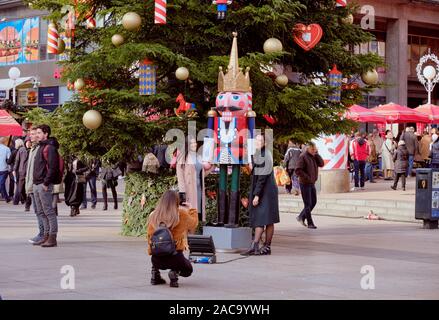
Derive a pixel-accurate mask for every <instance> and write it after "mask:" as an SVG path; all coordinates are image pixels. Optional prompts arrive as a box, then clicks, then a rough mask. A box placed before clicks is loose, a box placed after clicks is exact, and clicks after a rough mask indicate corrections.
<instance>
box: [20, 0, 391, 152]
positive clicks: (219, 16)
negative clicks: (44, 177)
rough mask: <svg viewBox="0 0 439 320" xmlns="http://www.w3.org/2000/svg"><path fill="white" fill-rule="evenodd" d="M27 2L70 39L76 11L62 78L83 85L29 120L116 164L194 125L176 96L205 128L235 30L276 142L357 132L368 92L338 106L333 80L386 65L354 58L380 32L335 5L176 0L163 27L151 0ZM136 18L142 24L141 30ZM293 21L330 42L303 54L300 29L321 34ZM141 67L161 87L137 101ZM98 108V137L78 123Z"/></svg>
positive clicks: (70, 148)
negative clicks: (69, 23)
mask: <svg viewBox="0 0 439 320" xmlns="http://www.w3.org/2000/svg"><path fill="white" fill-rule="evenodd" d="M28 2H29V4H30V5H31V6H32V7H33V8H35V9H43V10H47V11H48V12H50V15H49V16H48V17H47V19H49V20H51V21H54V22H56V23H57V30H58V32H60V33H61V32H66V31H67V34H68V35H72V33H73V32H71V31H72V30H69V28H68V27H67V28H66V23H65V22H64V21H66V16H67V15H68V10H66V6H67V5H70V6H71V8H70V9H69V10H72V8H74V10H75V13H74V15H75V17H76V23H75V29H74V34H73V36H74V37H73V39H72V48H71V49H70V50H67V54H68V56H69V58H68V60H66V61H63V62H60V64H61V65H62V66H63V75H62V76H63V79H64V80H65V81H68V82H70V83H75V82H76V81H77V80H78V79H81V80H83V81H84V83H85V86H83V84H81V83H80V82H79V84H80V85H77V86H79V87H83V88H81V91H80V92H79V93H77V94H76V95H75V97H74V100H73V101H72V102H71V103H67V104H65V105H64V106H62V107H60V108H58V109H57V111H56V112H55V113H53V114H51V115H45V116H42V115H41V113H39V112H37V111H33V112H31V113H30V114H29V115H28V117H29V118H31V120H33V121H36V122H41V121H45V122H49V123H50V124H51V125H52V126H53V127H54V128H53V131H54V134H55V135H56V136H57V137H58V139H59V140H60V143H61V145H62V147H63V150H64V152H66V153H74V154H78V155H88V156H100V157H103V158H106V159H109V160H119V159H121V158H127V157H135V156H136V154H137V153H139V154H140V153H142V152H144V148H145V147H148V146H151V145H153V144H155V143H157V142H158V141H160V140H161V139H162V137H163V135H164V134H165V132H166V131H167V130H168V129H170V128H185V126H186V125H187V118H186V117H185V116H182V117H176V116H175V113H174V109H175V108H177V107H178V106H179V104H178V103H177V102H176V98H177V97H178V95H179V94H180V93H181V94H183V98H184V99H185V100H186V101H187V102H190V103H194V104H195V106H196V109H197V113H198V116H197V117H196V118H194V119H196V121H197V128H198V129H202V128H205V127H206V115H207V112H208V110H209V109H210V108H211V107H214V104H215V96H216V94H217V80H218V68H219V66H227V63H228V59H229V57H228V55H229V53H230V47H231V43H232V38H233V37H232V32H237V33H238V42H239V57H240V61H239V64H240V66H241V67H243V68H246V67H250V78H251V86H252V91H253V109H254V111H255V112H256V113H257V122H256V124H257V125H256V126H257V127H258V128H261V127H270V128H273V129H274V135H275V138H276V139H277V141H285V140H286V139H289V138H292V139H294V140H296V141H298V142H305V141H307V140H309V139H312V138H314V137H315V136H317V135H319V134H320V133H328V134H329V133H337V132H346V131H348V130H350V128H351V127H352V123H350V122H348V121H340V115H341V114H343V112H344V110H345V108H346V106H349V105H351V104H352V103H358V102H359V101H361V100H362V93H364V91H365V90H371V89H372V88H371V87H368V88H366V89H361V88H357V89H355V90H344V91H342V93H341V101H340V102H338V101H328V96H330V95H332V94H333V90H334V88H333V87H330V86H329V82H328V81H327V79H326V75H327V73H328V71H329V70H330V69H332V67H333V65H334V64H336V65H337V68H338V70H340V71H341V72H342V73H343V77H346V78H350V77H351V76H354V75H361V74H362V73H364V72H366V71H368V70H372V69H374V68H376V67H377V66H379V65H382V63H383V62H382V60H381V59H380V58H379V57H378V56H377V55H374V54H366V55H354V54H353V52H352V51H350V50H349V46H353V45H357V44H361V43H366V42H369V41H370V40H372V39H373V36H372V35H371V34H370V33H368V32H366V31H364V30H362V29H361V28H360V27H359V26H358V25H354V24H351V23H350V22H349V15H350V14H352V13H354V12H355V10H356V7H355V6H354V5H348V6H347V7H336V1H335V0H300V1H299V0H256V1H255V0H241V1H236V0H235V1H233V2H231V3H230V2H229V3H228V4H225V5H220V1H218V3H216V4H213V3H212V1H210V0H169V1H168V3H167V5H165V6H166V23H163V21H155V20H157V19H159V20H160V19H161V18H163V17H162V15H163V12H160V11H157V12H156V15H155V10H160V8H158V9H156V8H155V2H156V1H153V0H124V1H119V0H100V1H93V0H89V1H87V0H83V1H80V0H78V1H73V0H70V1H69V0H34V1H28ZM159 2H163V1H159ZM225 8H226V9H227V11H226V12H224V9H225ZM217 10H220V12H217ZM127 13H130V14H128V15H126V14H127ZM132 13H135V14H132ZM136 14H137V15H138V16H140V18H141V21H140V23H141V25H140V27H139V28H137V24H138V23H139V21H137V20H138V16H137V15H136ZM96 17H98V18H99V17H105V22H104V25H103V26H101V27H94V26H93V23H92V21H90V19H96ZM156 22H157V23H156ZM90 23H91V26H90ZM297 24H303V25H305V26H307V25H310V24H318V25H320V27H321V30H322V31H323V36H322V38H321V39H320V41H317V43H316V45H315V46H314V47H313V48H312V49H310V50H308V51H306V50H304V49H303V48H302V47H300V46H299V45H298V43H297V42H296V41H294V39H293V34H295V35H296V36H298V37H299V38H300V37H301V36H302V39H305V40H307V41H308V40H310V41H311V42H312V41H314V40H316V39H306V37H315V36H316V35H315V34H313V33H311V34H308V35H305V36H303V34H302V35H301V34H300V30H299V29H297ZM66 29H67V30H66ZM269 38H276V39H278V40H280V42H281V44H282V48H281V49H280V48H279V47H278V48H276V46H278V45H279V42H277V41H274V42H273V41H271V43H267V44H266V46H267V47H266V49H265V52H264V49H263V48H264V43H265V42H266V40H267V39H269ZM317 40H318V39H317ZM270 44H271V46H269V45H270ZM273 44H274V46H273ZM279 49H280V50H279ZM145 60H147V62H148V63H149V64H148V63H147V64H145V63H143V62H144V61H145ZM145 67H148V68H149V69H148V70H149V71H148V72H153V73H155V78H156V79H155V87H154V86H153V87H152V88H151V87H150V86H146V87H141V88H140V91H144V92H142V93H143V94H145V95H143V94H142V95H141V94H139V75H140V76H141V75H142V72H145V71H144V70H145V69H144V68H145ZM179 67H185V68H187V70H188V71H189V77H188V78H187V80H179V79H177V78H176V74H175V72H176V70H177V68H179ZM142 68H143V69H142ZM282 69H283V70H286V71H284V72H287V71H288V73H291V72H295V73H297V74H298V75H300V77H299V78H298V79H297V81H291V80H290V81H288V83H286V81H285V77H283V78H282V76H281V77H278V76H279V75H280V74H281V73H282ZM279 70H280V71H279ZM185 73H186V70H185V69H180V70H179V73H178V77H180V78H181V79H185V78H186V76H187V74H185ZM321 78H323V80H322V83H321V84H319V83H318V82H317V81H318V80H319V79H321ZM77 83H78V82H77ZM77 89H78V88H77ZM329 100H331V99H329ZM91 109H93V110H96V111H98V112H99V113H100V114H101V115H102V118H103V121H102V125H100V127H99V128H97V129H94V130H90V129H87V128H86V127H85V126H84V125H83V121H82V118H83V115H84V113H85V112H86V111H87V110H91Z"/></svg>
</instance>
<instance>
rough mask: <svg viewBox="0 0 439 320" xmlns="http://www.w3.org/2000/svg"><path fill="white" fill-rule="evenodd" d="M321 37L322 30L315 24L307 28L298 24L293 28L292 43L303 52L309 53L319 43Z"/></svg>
mask: <svg viewBox="0 0 439 320" xmlns="http://www.w3.org/2000/svg"><path fill="white" fill-rule="evenodd" d="M322 36H323V29H322V27H321V26H320V25H319V24H317V23H313V24H310V25H308V26H306V25H304V24H302V23H298V24H296V25H295V26H294V30H293V38H294V41H295V42H296V43H297V44H298V45H299V46H301V47H302V48H303V49H304V50H305V51H309V50H311V49H312V48H314V47H315V46H316V45H317V44H318V43H319V42H320V40H321V39H322Z"/></svg>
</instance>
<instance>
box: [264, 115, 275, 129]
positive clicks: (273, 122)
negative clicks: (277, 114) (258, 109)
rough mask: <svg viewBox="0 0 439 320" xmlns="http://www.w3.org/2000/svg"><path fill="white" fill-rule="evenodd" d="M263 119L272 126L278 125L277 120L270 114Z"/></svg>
mask: <svg viewBox="0 0 439 320" xmlns="http://www.w3.org/2000/svg"><path fill="white" fill-rule="evenodd" d="M263 117H264V119H265V120H267V122H268V123H269V124H271V125H272V126H274V125H275V124H276V123H277V120H276V119H275V118H273V117H272V116H269V115H268V114H264V115H263Z"/></svg>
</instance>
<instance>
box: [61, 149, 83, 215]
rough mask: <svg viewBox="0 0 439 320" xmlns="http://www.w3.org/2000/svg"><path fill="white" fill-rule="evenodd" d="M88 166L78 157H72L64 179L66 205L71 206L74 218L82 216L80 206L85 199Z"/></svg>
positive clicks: (71, 213)
mask: <svg viewBox="0 0 439 320" xmlns="http://www.w3.org/2000/svg"><path fill="white" fill-rule="evenodd" d="M87 170H88V168H87V166H85V164H84V163H83V162H82V161H81V160H79V159H78V158H77V157H76V156H72V157H71V159H70V161H69V163H68V168H67V173H66V176H65V178H64V185H65V188H64V200H65V203H66V205H68V206H70V216H71V217H74V216H77V215H78V214H80V211H79V206H80V205H81V203H82V200H83V197H84V185H85V181H86V180H85V172H86V171H87Z"/></svg>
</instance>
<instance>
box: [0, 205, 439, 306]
mask: <svg viewBox="0 0 439 320" xmlns="http://www.w3.org/2000/svg"><path fill="white" fill-rule="evenodd" d="M60 208H61V210H60V212H61V213H60V214H61V216H60V219H59V230H60V233H59V246H58V247H57V248H41V247H35V246H32V245H30V244H29V243H27V239H28V238H30V237H31V236H34V234H35V233H36V231H37V227H36V218H35V216H34V214H33V213H24V212H23V207H22V206H12V205H6V204H5V203H4V202H2V203H1V204H0V243H1V246H0V257H1V259H0V295H1V296H2V298H3V299H438V298H439V277H438V274H437V272H438V270H439V230H423V229H421V225H420V224H414V223H397V222H387V221H367V220H363V219H348V218H334V217H323V216H316V218H315V221H316V224H317V226H318V227H319V228H318V229H317V230H308V229H305V228H303V227H302V226H300V225H299V224H298V223H297V222H296V221H295V219H294V216H293V215H288V214H282V215H281V223H280V224H278V225H276V232H275V236H274V243H273V247H272V250H273V253H272V255H271V256H260V257H249V258H244V259H239V260H235V261H231V262H228V263H218V264H215V265H203V264H200V265H195V266H194V269H195V270H194V274H193V276H192V277H190V278H188V279H184V278H181V279H180V288H170V287H169V286H168V285H165V286H156V287H153V286H151V285H150V284H149V276H150V260H149V258H148V257H147V256H146V253H145V248H146V243H145V240H144V239H143V238H129V237H122V236H120V234H119V233H120V221H121V219H120V215H121V212H120V211H118V212H116V211H107V212H103V211H101V210H98V209H96V210H85V211H83V212H82V213H81V215H80V216H78V217H75V218H71V217H69V216H68V212H69V211H68V208H67V207H65V206H64V205H61V207H60ZM236 258H241V257H240V256H239V255H232V254H218V260H219V262H226V261H229V260H233V259H236ZM65 265H70V266H72V267H73V268H74V271H75V287H76V288H75V290H63V289H61V286H60V283H61V279H62V277H63V276H64V274H62V273H61V268H62V267H63V266H65ZM365 265H370V266H373V268H374V270H375V289H374V290H363V289H362V288H361V280H362V277H364V276H365V275H366V276H370V275H371V274H370V273H368V274H361V272H360V271H361V268H362V267H363V266H365ZM162 275H163V276H164V278H165V279H166V280H167V281H168V282H169V280H168V279H167V274H166V273H165V272H162Z"/></svg>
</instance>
